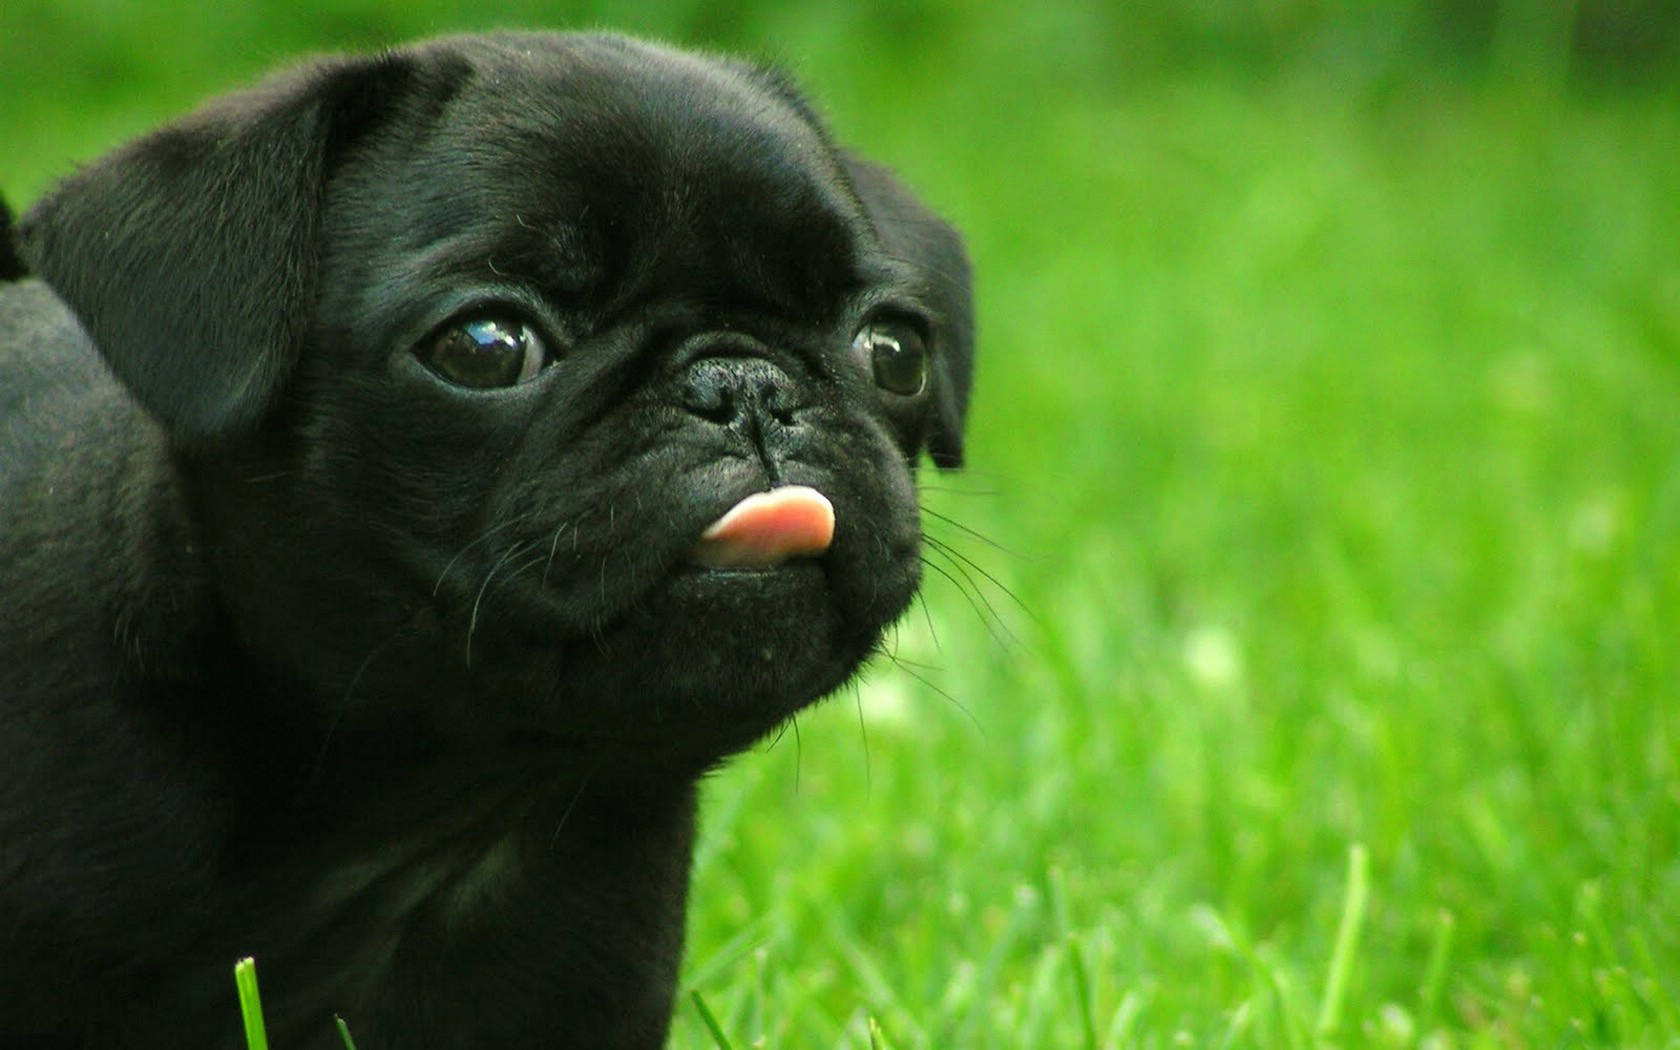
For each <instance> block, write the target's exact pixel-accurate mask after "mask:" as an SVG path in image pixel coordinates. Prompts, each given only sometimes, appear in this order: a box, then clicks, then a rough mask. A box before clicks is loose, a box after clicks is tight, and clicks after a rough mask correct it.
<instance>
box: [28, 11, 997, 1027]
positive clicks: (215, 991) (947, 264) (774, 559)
mask: <svg viewBox="0 0 1680 1050" xmlns="http://www.w3.org/2000/svg"><path fill="white" fill-rule="evenodd" d="M19 229H20V234H21V244H22V250H21V252H20V253H19V255H20V257H21V260H22V263H23V264H26V265H27V266H28V268H29V269H30V270H32V271H33V272H34V273H35V274H36V275H38V277H32V278H22V279H19V280H16V281H13V282H12V283H9V284H4V285H0V589H3V590H0V594H3V595H4V601H3V604H0V1048H14V1050H15V1048H23V1047H31V1048H38V1050H48V1048H55V1050H70V1048H81V1047H93V1046H120V1047H124V1048H138V1050H144V1048H148V1047H154V1046H155V1047H165V1046H168V1047H187V1046H191V1047H202V1048H231V1047H235V1046H239V1045H242V1042H241V1039H240V1036H239V1034H238V1033H239V1024H238V1017H237V1009H236V1007H235V1004H234V999H233V995H232V980H231V966H232V963H233V962H234V961H235V960H236V959H237V958H239V957H241V956H244V955H254V956H256V957H257V959H258V961H259V965H260V967H261V972H262V976H263V985H264V1001H265V1005H266V1012H267V1016H268V1020H269V1030H270V1032H271V1034H272V1035H273V1036H274V1038H275V1042H276V1045H278V1046H286V1047H297V1048H300V1050H301V1048H304V1047H328V1046H334V1045H337V1037H336V1034H335V1032H334V1030H333V1027H332V1022H331V1018H332V1015H333V1014H334V1013H339V1014H342V1015H343V1016H344V1017H345V1018H346V1019H347V1020H348V1022H349V1023H350V1025H351V1027H352V1031H353V1032H354V1033H355V1035H356V1037H357V1042H358V1045H360V1046H362V1047H364V1048H379V1047H392V1048H397V1047H400V1048H403V1050H425V1048H430V1047H438V1048H443V1047H463V1048H465V1047H498V1048H516V1047H527V1046H528V1047H539V1046H540V1047H567V1046H577V1047H585V1046H588V1047H653V1046H657V1045H660V1043H661V1042H662V1041H663V1039H664V1034H665V1031H666V1026H667V1024H668V1019H669V1013H670V1006H671V997H672V992H673V987H674V984H675V980H676V972H677V965H678V961H679V959H680V955H681V947H682V925H683V911H684V899H685V895H686V888H687V871H688V863H689V844H690V837H691V834H692V827H693V809H694V785H695V782H696V780H697V779H698V777H699V776H701V775H702V774H703V773H704V771H705V770H706V769H708V768H710V767H711V766H713V765H715V764H716V763H717V762H718V761H720V760H721V759H722V758H724V757H725V756H727V755H728V754H730V753H732V752H734V751H737V750H739V749H740V748H742V747H744V746H746V745H748V744H750V743H751V742H752V741H754V740H756V739H758V738H759V737H761V736H762V735H763V734H765V733H766V732H768V731H770V730H772V729H774V728H775V727H776V726H778V725H779V724H781V723H783V722H784V721H785V720H786V719H788V718H790V717H791V716H792V715H793V714H794V713H795V712H797V711H798V710H799V709H800V708H801V707H803V706H805V705H806V704H808V703H811V702H813V701H815V700H817V699H819V698H820V697H822V696H823V695H825V694H827V693H829V692H831V691H832V690H834V689H835V688H836V687H838V686H839V685H840V684H841V683H843V682H844V681H846V680H847V679H848V678H849V677H850V676H851V675H852V674H853V673H854V672H855V670H856V668H857V666H858V665H859V663H860V662H861V661H862V660H863V659H864V658H865V657H866V656H867V655H868V654H869V653H870V652H871V651H872V649H873V648H874V647H875V645H876V644H877V643H878V640H879V637H880V633H881V631H882V629H883V628H884V627H885V626H886V625H887V624H889V623H890V622H891V621H892V620H893V619H894V618H896V617H897V616H898V615H899V614H900V613H901V612H902V611H903V609H904V608H905V606H906V605H907V603H908V602H909V600H910V598H911V596H912V594H913V592H914V589H915V587H916V585H917V582H918V580H919V526H918V523H917V513H916V507H915V490H914V483H913V475H914V469H915V461H916V458H917V457H918V455H919V453H920V452H921V451H922V450H924V449H926V450H929V451H931V453H932V455H933V457H934V459H935V461H936V462H938V463H940V464H942V465H947V466H951V465H955V464H956V463H957V462H958V461H959V460H960V458H961V427H962V417H963V412H964V407H965V404H966V397H967V388H968V375H969V350H970V346H969V343H970V334H969V292H968V284H967V268H966V263H965V262H964V260H963V256H962V251H961V247H960V244H959V242H958V240H957V238H956V236H955V235H954V234H953V233H952V232H951V230H950V229H949V227H947V226H945V225H944V224H943V223H941V222H939V221H938V220H937V219H935V218H934V217H933V216H932V215H931V214H929V213H928V212H926V211H925V210H924V209H922V208H921V206H920V205H918V204H917V203H916V202H915V201H914V200H913V199H912V198H911V197H910V196H909V195H908V194H907V193H906V192H905V191H904V190H903V189H901V188H900V187H899V186H898V185H897V183H896V182H895V181H893V180H892V178H891V177H890V176H889V175H887V174H886V173H885V172H884V171H883V170H882V169H879V168H875V167H873V166H870V165H868V164H865V163H862V162H859V161H856V160H854V159H852V158H850V157H849V156H847V155H846V154H844V153H843V152H841V151H839V150H838V149H836V148H835V147H834V146H833V145H832V144H831V143H830V141H829V140H828V138H827V136H826V134H825V133H824V132H823V131H822V129H821V127H820V126H819V125H818V123H817V121H816V119H815V117H814V116H813V115H812V113H811V111H810V110H809V108H808V107H807V106H806V105H805V104H804V103H803V102H802V101H800V99H799V98H798V97H797V96H796V95H795V94H794V93H793V92H792V90H791V89H790V88H789V87H788V86H786V84H785V83H783V82H782V81H780V80H779V79H777V78H776V77H774V76H772V75H769V74H766V73H763V72H761V71H758V70H755V69H752V68H750V67H747V66H744V65H740V64H736V63H733V62H726V61H719V60H713V59H701V58H697V57H694V56H690V55H686V54H683V53H680V52H675V51H670V50H667V49H662V48H658V47H654V46H650V45H643V44H638V43H634V42H630V41H625V40H621V39H617V38H606V37H575V36H551V35H535V34H531V35H514V34H509V35H500V36H495V37H483V38H460V39H451V40H443V41H437V42H433V43H429V44H425V45H421V46H418V47H415V48H411V49H406V50H402V51H398V52H393V53H390V54H387V55H384V56H380V57H378V58H366V59H362V58H341V59H329V60H323V61H321V62H318V63H316V64H314V65H312V66H309V67H307V68H305V69H303V70H300V71H297V72H293V73H290V74H284V75H282V76H280V77H277V78H276V79H274V80H272V81H270V82H268V83H266V84H264V85H262V86H260V87H259V88H257V89H255V90H254V91H251V92H247V93H245V94H242V95H237V96H232V97H230V98H228V99H225V100H222V101H219V102H217V103H213V104H212V105H211V106H209V107H207V108H206V109H204V110H203V111H201V112H200V113H198V114H195V115H194V116H192V117H189V118H187V119H186V120H184V121H182V122H181V123H179V124H177V125H174V126H172V127H170V128H166V129H164V130H163V131H161V132H159V133H157V134H155V135H153V136H151V137H149V138H147V139H143V140H141V141H140V142H137V143H135V144H134V145H131V146H129V147H127V148H125V149H123V150H121V151H119V152H118V153H116V154H113V155H112V156H111V157H109V158H106V159H104V160H102V161H100V162H98V163H96V164H95V165H93V166H92V167H90V168H89V169H87V170H86V171H84V172H82V173H81V174H79V175H77V176H75V177H73V178H72V179H70V180H67V181H66V182H65V183H64V184H63V185H61V186H60V187H59V188H58V189H57V190H56V191H54V192H53V193H52V194H51V195H49V196H48V197H47V198H46V199H45V200H44V201H43V202H42V203H40V204H39V205H37V206H36V207H35V208H34V209H33V210H32V211H30V212H29V213H28V214H26V215H25V216H24V218H23V220H22V221H21V223H20V224H19ZM0 234H3V231H0ZM9 268H10V269H12V270H14V271H15V270H18V269H20V268H21V267H20V266H19V265H17V264H15V263H14V264H12V265H11V266H10V267H9ZM13 276H16V274H15V273H14V274H13ZM764 490H773V494H772V496H771V497H767V498H768V499H770V500H771V502H775V503H776V507H775V508H774V509H765V508H764V507H762V506H760V505H759V504H758V503H756V502H754V501H747V502H746V503H742V502H741V501H742V500H743V498H744V497H747V496H749V495H751V494H753V493H755V492H760V491H764ZM816 493H820V494H821V495H820V496H818V495H816ZM777 501H779V502H777ZM825 506H831V507H832V517H831V518H829V519H828V520H829V521H830V522H831V533H825V532H824V531H823V530H822V528H821V527H820V524H821V523H820V521H818V520H817V519H819V518H821V516H822V510H823V507H825ZM731 507H735V510H734V511H731ZM726 511H730V513H731V515H733V517H728V518H724V517H720V516H722V515H724V514H725V512H726ZM790 522H792V524H790ZM708 523H712V524H711V525H710V527H708Z"/></svg>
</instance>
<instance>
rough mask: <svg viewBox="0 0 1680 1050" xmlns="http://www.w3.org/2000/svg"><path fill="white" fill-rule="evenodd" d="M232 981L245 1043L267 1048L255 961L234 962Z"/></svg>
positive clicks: (253, 1047)
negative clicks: (236, 992)
mask: <svg viewBox="0 0 1680 1050" xmlns="http://www.w3.org/2000/svg"><path fill="white" fill-rule="evenodd" d="M233 983H234V985H235V987H237V988H238V989H239V1013H240V1016H241V1017H243V1018H244V1020H245V1045H246V1046H248V1047H250V1050H268V1031H267V1030H266V1029H265V1028H264V1027H263V1016H262V995H261V994H260V993H259V992H258V991H257V961H256V960H255V959H241V960H239V961H238V962H237V963H235V964H234V966H233Z"/></svg>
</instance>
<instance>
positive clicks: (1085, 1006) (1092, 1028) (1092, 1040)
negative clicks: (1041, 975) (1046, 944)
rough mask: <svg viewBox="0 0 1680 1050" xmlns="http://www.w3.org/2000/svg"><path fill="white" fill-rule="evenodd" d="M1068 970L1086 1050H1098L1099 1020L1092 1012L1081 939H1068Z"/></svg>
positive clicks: (1089, 986)
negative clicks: (1076, 1001)
mask: <svg viewBox="0 0 1680 1050" xmlns="http://www.w3.org/2000/svg"><path fill="white" fill-rule="evenodd" d="M1067 950H1068V969H1069V970H1070V971H1071V972H1072V974H1073V994H1074V996H1075V997H1076V998H1077V1000H1078V1002H1079V1022H1080V1024H1081V1025H1082V1026H1083V1030H1084V1033H1085V1050H1097V1046H1098V1043H1097V1019H1096V1017H1095V1016H1094V1015H1093V1014H1092V1012H1091V981H1090V978H1089V976H1087V973H1086V970H1085V954H1084V953H1083V952H1082V951H1080V950H1079V938H1077V937H1074V936H1072V935H1071V934H1070V935H1069V936H1068V938H1067Z"/></svg>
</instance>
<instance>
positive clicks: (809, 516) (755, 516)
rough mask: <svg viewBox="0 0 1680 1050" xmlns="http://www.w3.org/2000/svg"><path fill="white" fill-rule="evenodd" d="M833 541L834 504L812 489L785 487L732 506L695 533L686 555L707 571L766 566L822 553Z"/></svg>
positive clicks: (764, 567)
mask: <svg viewBox="0 0 1680 1050" xmlns="http://www.w3.org/2000/svg"><path fill="white" fill-rule="evenodd" d="M833 540H834V504H832V503H830V502H829V501H828V497H827V496H824V495H823V494H822V493H820V492H818V491H817V490H816V489H813V488H807V487H805V486H804V485H785V486H783V487H782V488H779V489H773V490H771V491H769V492H757V493H754V494H753V495H751V496H748V497H747V498H746V499H744V500H742V501H741V502H739V503H737V504H735V506H734V507H732V508H731V509H730V511H729V513H727V514H725V515H724V516H723V517H721V518H719V519H718V520H717V521H715V522H713V523H712V524H711V526H710V527H709V528H707V529H706V531H705V532H703V533H701V534H700V542H699V543H697V544H695V545H694V550H693V551H691V552H690V553H689V556H690V557H691V558H693V560H694V561H696V562H698V563H699V564H701V565H704V566H706V567H707V568H712V569H743V568H754V569H760V568H763V569H767V568H770V567H771V566H774V565H780V564H781V563H782V562H784V561H787V560H788V559H789V558H797V557H800V556H801V555H806V554H821V553H822V552H823V551H825V550H827V549H828V545H829V544H830V543H831V542H833Z"/></svg>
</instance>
